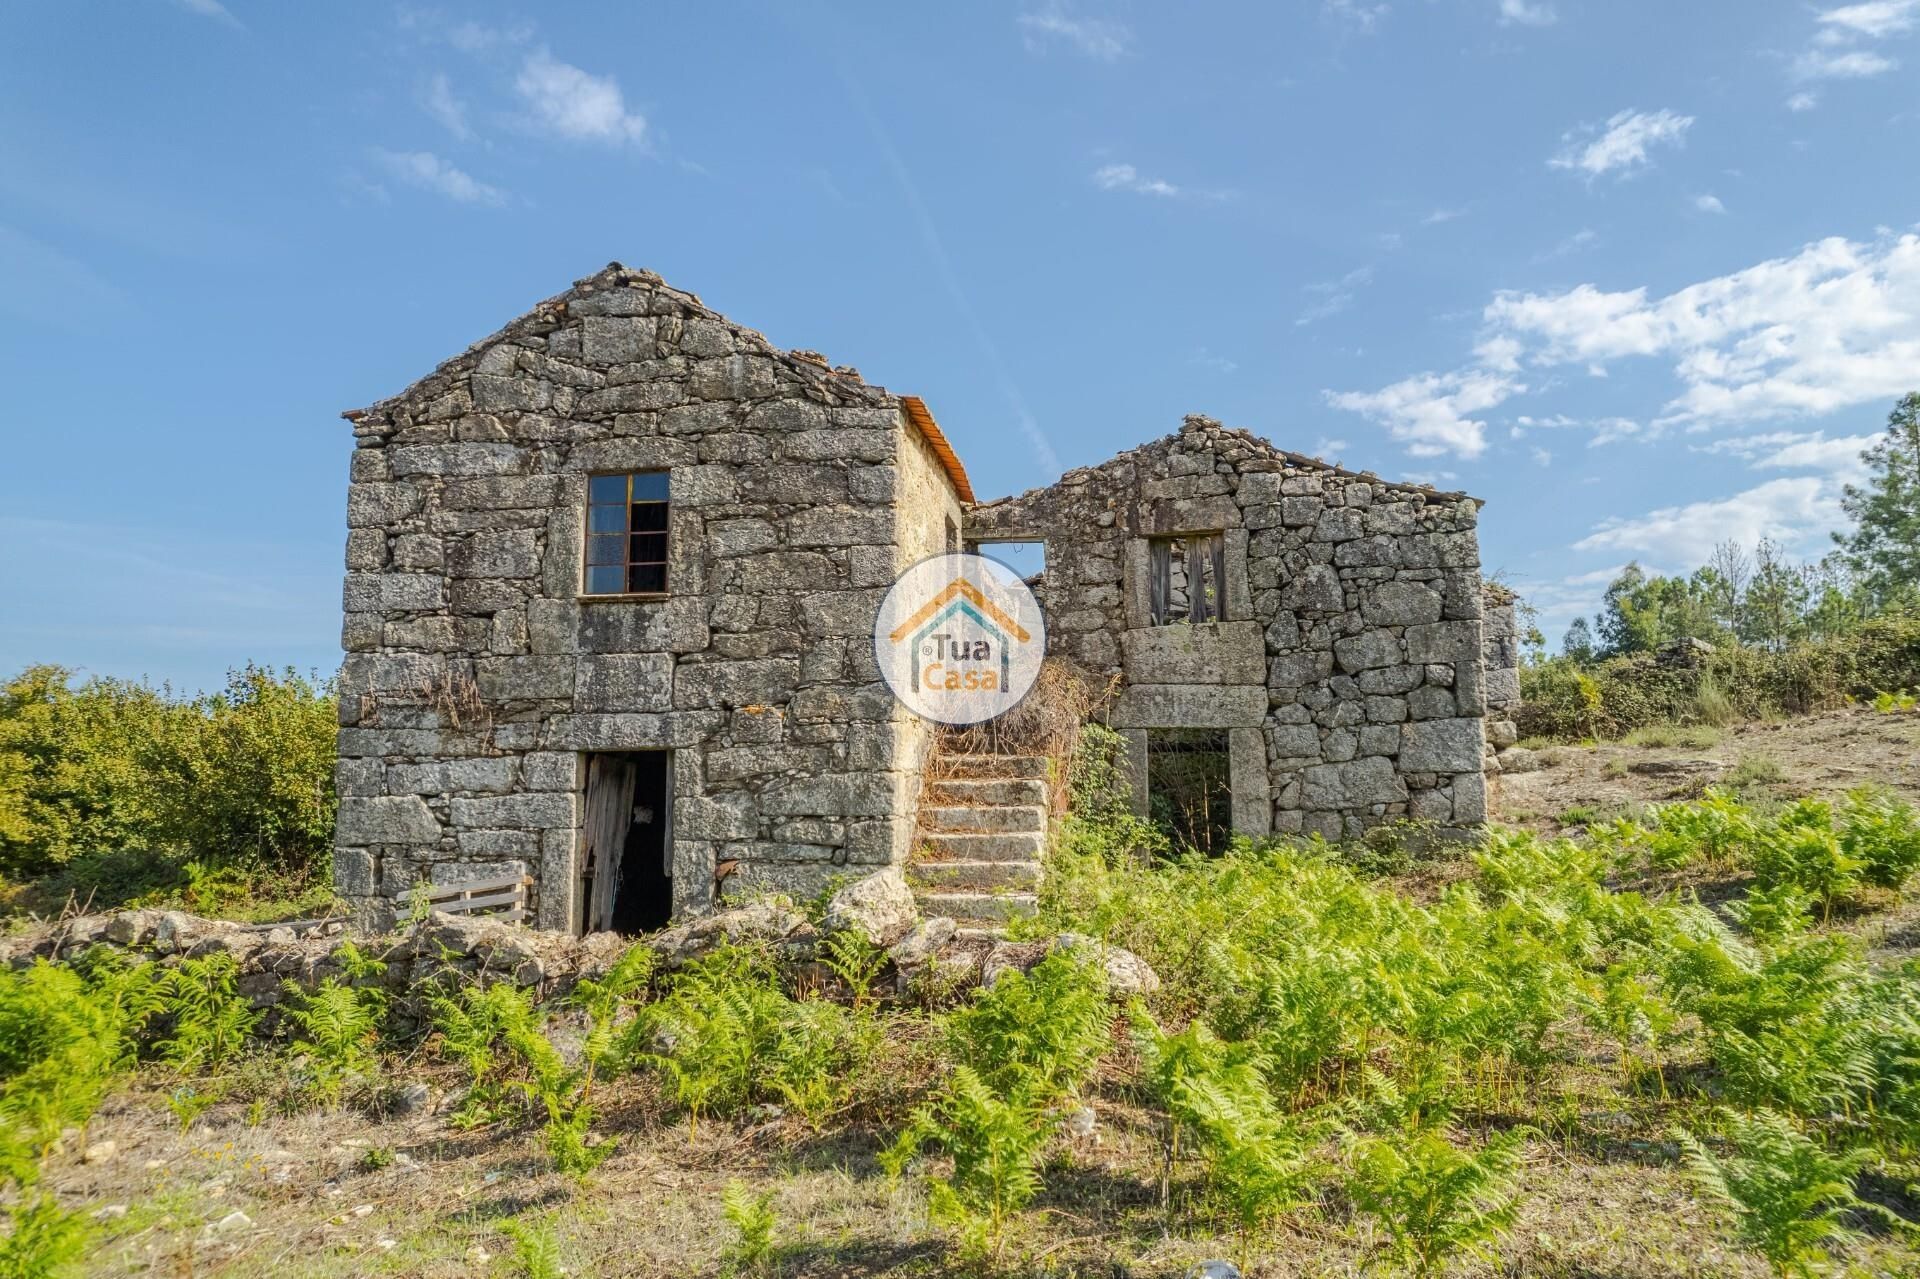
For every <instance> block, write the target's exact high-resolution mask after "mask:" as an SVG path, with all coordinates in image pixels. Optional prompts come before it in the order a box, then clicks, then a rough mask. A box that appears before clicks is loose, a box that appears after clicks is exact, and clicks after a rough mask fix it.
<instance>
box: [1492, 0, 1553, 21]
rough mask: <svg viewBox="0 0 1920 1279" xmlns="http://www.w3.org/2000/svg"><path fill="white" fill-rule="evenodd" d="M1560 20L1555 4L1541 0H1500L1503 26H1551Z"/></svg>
mask: <svg viewBox="0 0 1920 1279" xmlns="http://www.w3.org/2000/svg"><path fill="white" fill-rule="evenodd" d="M1559 20H1560V15H1559V14H1558V13H1556V12H1555V11H1554V8H1553V6H1552V5H1550V4H1543V3H1540V2H1539V0H1500V24H1501V25H1502V26H1522V27H1550V26H1552V25H1553V24H1554V23H1556V22H1558V21H1559Z"/></svg>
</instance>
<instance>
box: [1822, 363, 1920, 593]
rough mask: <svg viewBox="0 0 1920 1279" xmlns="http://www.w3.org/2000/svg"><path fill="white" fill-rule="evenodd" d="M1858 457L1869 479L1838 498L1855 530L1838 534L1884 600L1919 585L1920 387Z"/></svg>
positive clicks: (1898, 406) (1869, 587) (1855, 566)
mask: <svg viewBox="0 0 1920 1279" xmlns="http://www.w3.org/2000/svg"><path fill="white" fill-rule="evenodd" d="M1860 457H1861V460H1862V461H1864V462H1865V463H1866V464H1867V467H1868V470H1869V474H1868V476H1867V480H1866V483H1865V484H1858V485H1856V484H1849V485H1847V487H1846V495H1845V496H1844V497H1842V498H1841V499H1840V505H1841V506H1842V507H1844V508H1845V509H1846V512H1847V514H1848V515H1850V516H1852V517H1853V521H1854V530H1853V532H1851V533H1835V534H1834V540H1835V541H1837V542H1839V543H1840V545H1841V547H1842V548H1843V552H1844V554H1845V556H1846V559H1847V562H1848V563H1849V564H1851V565H1852V566H1853V569H1854V571H1855V572H1856V573H1858V574H1859V576H1860V578H1861V581H1862V583H1863V585H1865V587H1866V588H1867V591H1868V593H1869V594H1871V595H1872V596H1873V598H1874V599H1876V600H1878V601H1880V602H1882V603H1884V602H1886V601H1888V600H1891V599H1894V598H1897V597H1899V596H1902V595H1906V594H1909V593H1911V592H1912V591H1914V590H1915V588H1916V587H1920V392H1909V393H1908V394H1907V395H1906V396H1905V397H1903V398H1902V399H1901V401H1900V402H1899V403H1898V404H1896V405H1894V407H1893V412H1891V413H1889V414H1888V415H1887V433H1886V436H1885V437H1884V438H1882V439H1881V440H1880V441H1879V442H1878V443H1876V444H1874V445H1873V447H1871V448H1869V449H1868V450H1867V451H1866V452H1864V453H1862V454H1861V455H1860Z"/></svg>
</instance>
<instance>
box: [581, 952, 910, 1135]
mask: <svg viewBox="0 0 1920 1279" xmlns="http://www.w3.org/2000/svg"><path fill="white" fill-rule="evenodd" d="M619 1044H620V1047H619V1050H618V1051H619V1053H620V1055H621V1056H622V1058H623V1059H625V1060H628V1061H635V1062H640V1063H644V1064H648V1065H651V1066H652V1067H654V1068H655V1069H657V1070H659V1071H660V1072H661V1073H662V1074H664V1075H665V1076H666V1078H667V1081H668V1084H669V1086H670V1087H671V1089H672V1091H673V1094H674V1097H675V1100H676V1101H677V1102H678V1103H679V1104H680V1106H681V1107H682V1108H684V1109H685V1110H686V1111H687V1113H688V1116H689V1117H690V1119H691V1120H692V1124H693V1127H694V1128H695V1129H696V1130H697V1128H698V1125H699V1122H700V1120H701V1119H702V1118H704V1117H705V1116H707V1115H709V1114H719V1115H725V1114H731V1113H733V1112H735V1111H737V1110H739V1109H741V1108H743V1107H745V1106H747V1105H748V1104H750V1103H753V1102H779V1103H783V1104H785V1105H788V1106H791V1107H793V1108H794V1109H795V1110H796V1111H797V1112H798V1113H799V1114H800V1115H801V1116H802V1117H803V1118H805V1119H806V1120H807V1121H808V1122H809V1123H813V1124H816V1125H817V1124H818V1123H820V1122H821V1121H822V1120H823V1119H825V1118H826V1116H827V1115H829V1114H831V1113H832V1112H833V1111H835V1110H837V1109H838V1108H839V1107H840V1106H841V1105H843V1104H845V1102H846V1099H847V1097H848V1096H849V1095H850V1093H851V1092H852V1089H853V1088H854V1086H855V1085H856V1084H857V1083H858V1082H859V1073H860V1067H861V1066H862V1065H863V1064H864V1062H865V1061H866V1060H867V1058H868V1057H869V1056H870V1055H871V1053H872V1050H873V1046H874V1033H873V1030H872V1028H871V1026H870V1024H868V1023H867V1022H865V1021H864V1020H862V1019H857V1018H856V1017H855V1016H854V1015H853V1014H851V1013H849V1012H848V1011H847V1010H846V1009H844V1008H842V1007H840V1006H839V1005H837V1004H831V1003H828V1002H826V1001H824V1000H795V999H792V998H789V997H788V996H787V994H786V993H785V992H784V991H782V990H781V988H780V983H779V975H778V973H777V972H776V971H775V969H774V965H773V964H772V962H771V960H770V959H769V958H768V957H767V956H766V955H765V954H763V953H761V952H759V951H756V950H752V949H749V948H746V947H739V946H728V947H722V948H720V949H719V950H716V951H714V952H713V953H712V954H709V955H706V956H703V957H701V958H700V959H698V960H695V961H694V962H693V963H691V964H688V965H687V966H686V967H685V968H682V969H681V970H680V971H679V972H677V973H675V974H674V976H673V978H672V980H671V981H670V982H669V983H668V985H667V990H666V993H665V994H664V995H663V996H662V997H661V998H660V999H659V1000H658V1001H657V1002H655V1003H653V1004H650V1005H648V1006H647V1007H645V1008H644V1009H642V1010H641V1011H640V1015H639V1016H637V1017H635V1018H634V1019H633V1021H632V1022H630V1023H629V1024H628V1026H627V1028H626V1029H625V1030H624V1031H623V1032H622V1034H621V1036H620V1040H619Z"/></svg>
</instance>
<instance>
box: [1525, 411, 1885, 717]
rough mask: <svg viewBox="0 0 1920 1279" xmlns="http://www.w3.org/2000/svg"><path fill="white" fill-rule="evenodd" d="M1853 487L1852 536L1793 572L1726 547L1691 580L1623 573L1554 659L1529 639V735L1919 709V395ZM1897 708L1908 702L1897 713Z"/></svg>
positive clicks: (1773, 553) (1630, 568)
mask: <svg viewBox="0 0 1920 1279" xmlns="http://www.w3.org/2000/svg"><path fill="white" fill-rule="evenodd" d="M1861 460H1862V462H1863V463H1864V465H1865V469H1866V480H1865V482H1864V483H1862V484H1859V485H1851V484H1850V485H1848V486H1847V488H1846V497H1845V499H1844V500H1843V503H1842V504H1843V506H1844V507H1845V508H1846V511H1847V514H1848V515H1849V516H1851V517H1852V519H1853V521H1854V523H1853V526H1852V527H1851V528H1850V529H1848V530H1846V531H1844V532H1841V533H1837V534H1835V539H1834V540H1835V541H1836V542H1837V543H1838V544H1839V546H1838V549H1836V550H1835V551H1834V552H1833V553H1831V554H1830V555H1828V556H1827V557H1825V558H1824V559H1822V560H1820V561H1818V562H1817V563H1810V564H1798V565H1796V564H1793V563H1790V562H1789V561H1787V560H1786V559H1785V558H1784V557H1783V556H1782V554H1781V552H1780V549H1779V548H1778V547H1777V546H1775V545H1774V544H1773V543H1771V542H1769V541H1766V540H1765V539H1763V540H1761V542H1760V543H1759V544H1758V545H1757V546H1756V547H1754V548H1753V549H1752V550H1751V551H1748V550H1746V549H1744V548H1743V547H1741V546H1739V545H1737V544H1734V543H1727V544H1724V545H1722V546H1720V547H1719V548H1717V549H1716V550H1715V552H1714V554H1713V556H1712V558H1711V559H1710V560H1709V562H1708V563H1706V564H1704V565H1702V566H1700V567H1699V568H1697V569H1695V570H1694V571H1693V572H1691V573H1687V574H1676V575H1674V576H1661V575H1658V574H1649V573H1648V572H1646V571H1645V570H1644V569H1642V568H1641V567H1640V565H1638V564H1637V563H1636V564H1628V565H1627V566H1626V567H1625V568H1624V569H1622V570H1621V572H1620V574H1619V576H1618V577H1616V578H1615V579H1614V581H1613V582H1612V583H1611V584H1610V585H1609V586H1608V587H1607V591H1606V595H1605V597H1604V599H1603V602H1602V605H1601V609H1600V612H1599V614H1598V615H1597V617H1596V618H1595V619H1594V621H1593V622H1592V623H1591V624H1590V623H1589V622H1588V620H1587V619H1586V618H1584V617H1581V618H1576V619H1575V620H1574V622H1573V624H1572V626H1570V627H1569V628H1568V630H1567V633H1566V635H1565V637H1564V638H1563V639H1562V641H1561V645H1560V653H1559V655H1557V656H1555V657H1551V658H1549V657H1546V656H1545V655H1544V651H1543V650H1544V647H1545V641H1544V638H1543V637H1541V636H1539V634H1538V632H1535V633H1534V636H1533V639H1534V644H1533V651H1532V653H1531V655H1530V657H1529V659H1528V660H1527V661H1525V662H1524V663H1523V665H1522V668H1521V692H1522V695H1523V698H1524V703H1525V704H1524V707H1523V709H1522V710H1521V713H1520V719H1521V728H1522V731H1523V732H1524V733H1528V734H1540V735H1550V736H1555V737H1562V738H1586V737H1619V736H1623V735H1626V734H1629V733H1632V732H1633V731H1634V730H1636V729H1646V728H1649V727H1651V726H1664V725H1673V724H1679V725H1708V726H1724V725H1726V724H1729V723H1732V722H1734V721H1735V720H1740V719H1758V718H1762V717H1765V716H1769V715H1783V714H1796V713H1801V712H1805V711H1809V710H1815V709H1820V708H1824V707H1829V706H1836V705H1840V704H1842V703H1845V702H1848V701H1859V702H1865V703H1869V704H1871V705H1873V706H1874V707H1875V709H1877V710H1880V711H1882V712H1886V713H1895V712H1899V711H1901V710H1904V709H1910V708H1911V707H1912V705H1913V699H1912V698H1911V696H1908V695H1906V694H1905V692H1904V690H1906V689H1909V688H1914V687H1920V616H1916V613H1917V611H1920V515H1917V514H1916V510H1920V504H1916V501H1915V495H1916V493H1920V393H1916V394H1910V395H1907V396H1905V397H1903V398H1902V399H1901V400H1900V401H1899V403H1898V404H1896V405H1895V406H1894V409H1893V411H1892V412H1891V413H1890V414H1889V415H1888V419H1887V429H1886V431H1885V433H1884V434H1883V435H1882V436H1881V437H1880V438H1879V439H1878V440H1877V441H1876V442H1875V443H1874V444H1873V445H1872V446H1871V447H1870V448H1868V449H1867V450H1866V451H1865V452H1864V453H1863V454H1862V455H1861ZM1903 699H1904V700H1903Z"/></svg>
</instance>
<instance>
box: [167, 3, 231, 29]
mask: <svg viewBox="0 0 1920 1279" xmlns="http://www.w3.org/2000/svg"><path fill="white" fill-rule="evenodd" d="M174 3H176V4H178V5H179V6H180V7H181V8H182V9H185V10H186V11H187V12H188V13H197V14H199V15H200V16H201V17H203V18H212V19H214V20H215V21H218V22H224V23H226V24H227V25H228V26H230V27H237V26H239V25H240V19H238V18H236V17H234V16H233V15H232V14H231V13H229V12H227V6H225V5H224V4H221V3H220V0H174Z"/></svg>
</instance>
